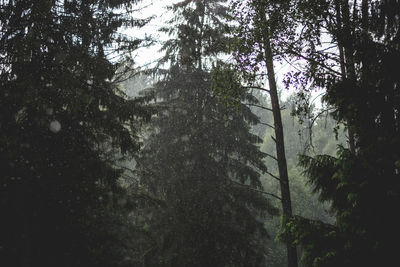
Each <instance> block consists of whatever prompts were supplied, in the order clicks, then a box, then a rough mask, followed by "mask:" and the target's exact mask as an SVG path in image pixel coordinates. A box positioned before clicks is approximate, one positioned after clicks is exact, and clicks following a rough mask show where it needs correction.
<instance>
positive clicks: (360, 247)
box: [287, 1, 400, 266]
mask: <svg viewBox="0 0 400 267" xmlns="http://www.w3.org/2000/svg"><path fill="white" fill-rule="evenodd" d="M303 4H304V6H303V8H304V9H303V11H304V12H305V13H304V14H303V15H304V16H303V18H305V19H306V20H307V19H309V21H311V22H315V25H320V26H321V29H322V28H324V27H326V29H328V32H329V34H330V35H331V36H332V39H333V40H334V42H337V44H338V46H339V47H342V48H341V49H343V51H344V59H345V60H344V61H343V60H342V64H341V66H342V67H344V68H342V69H344V70H345V71H344V72H342V73H339V72H334V71H333V70H332V69H329V68H327V66H328V67H329V60H328V59H327V58H325V57H323V56H322V57H319V56H318V55H320V54H324V55H325V56H326V54H325V53H323V52H321V51H320V52H316V51H314V52H312V60H308V62H309V63H310V64H314V65H318V66H319V67H318V68H315V69H308V70H307V72H306V76H307V75H309V77H312V78H313V79H314V78H315V80H314V81H315V83H316V85H317V86H324V87H326V88H327V94H326V95H325V97H324V98H325V101H326V102H327V103H328V104H330V105H332V106H333V107H334V108H335V110H334V112H333V114H334V116H335V118H336V119H338V120H339V121H341V122H344V123H346V124H347V126H348V128H349V129H350V130H351V131H352V132H353V133H354V135H355V149H354V151H351V150H347V149H344V148H343V147H341V148H339V149H338V154H337V157H330V156H317V157H314V158H309V157H302V158H301V164H302V165H303V166H304V167H305V173H306V174H307V176H308V177H309V178H310V181H311V183H312V185H313V186H314V188H315V190H316V191H319V192H320V194H321V198H322V200H328V201H330V202H331V203H332V208H333V211H334V212H335V214H336V221H335V224H334V225H333V226H332V227H333V228H332V227H331V226H327V225H323V224H321V223H315V222H312V221H309V222H307V220H305V219H298V218H295V219H293V220H292V222H290V223H289V224H288V229H287V230H288V232H290V234H291V235H292V236H293V237H295V238H296V240H297V241H296V242H298V243H300V244H301V245H302V247H303V248H304V249H305V253H304V254H303V256H304V257H303V259H304V261H305V262H306V263H307V264H309V265H312V266H380V265H390V262H394V261H396V260H397V254H396V253H397V252H396V246H395V245H394V244H396V242H398V239H399V238H400V232H399V230H398V229H399V228H398V225H399V223H400V221H399V217H398V216H397V214H396V210H398V209H399V203H400V199H399V196H400V194H399V192H400V179H399V178H400V177H399V175H400V174H399V172H400V171H399V169H398V165H396V162H398V160H399V152H398V151H400V138H399V136H400V133H399V125H400V121H399V116H398V114H399V110H400V95H399V89H398V84H399V77H400V76H399V75H398V71H397V68H396V65H397V64H398V62H399V59H400V57H399V56H400V53H399V39H398V34H399V26H398V25H399V19H398V16H397V17H396V18H395V17H394V16H393V13H392V11H394V10H398V8H399V5H398V3H397V2H395V1H362V3H361V6H355V7H354V6H352V3H351V2H350V6H349V2H348V1H319V2H318V4H317V3H314V1H303ZM319 4H322V5H326V6H327V7H328V8H325V9H319V7H321V6H320V5H319ZM388 6H390V7H391V9H392V10H391V11H389V10H388V9H387V7H388ZM313 8H314V9H313ZM306 10H308V12H306ZM321 10H324V12H322V13H320V12H319V11H321ZM338 10H339V11H341V13H338ZM310 14H312V15H313V16H308V15H310ZM326 14H329V16H330V17H331V19H332V20H335V21H336V22H338V21H339V20H340V19H341V20H342V21H341V22H340V23H338V24H333V25H334V26H335V25H336V27H333V26H332V24H331V26H332V27H333V28H329V27H328V23H326V21H324V19H323V18H324V17H327V15H326ZM340 14H341V15H340ZM316 20H320V24H316ZM315 25H313V27H314V28H315V27H316V26H315ZM395 36H397V37H395ZM310 37H311V38H310V39H309V41H312V40H320V39H319V38H321V35H319V34H316V33H313V35H312V36H310ZM313 38H314V39H313ZM314 44H315V45H318V44H316V43H314ZM331 62H332V61H331ZM339 63H340V62H339V61H336V64H337V65H338V66H339ZM331 66H332V65H331ZM340 74H341V75H340Z"/></svg>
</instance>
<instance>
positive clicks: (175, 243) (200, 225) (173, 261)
mask: <svg viewBox="0 0 400 267" xmlns="http://www.w3.org/2000/svg"><path fill="white" fill-rule="evenodd" d="M169 77H170V78H169V79H168V80H165V81H163V82H161V83H159V85H158V86H161V88H159V90H160V92H166V91H168V90H174V91H175V94H174V95H173V97H172V98H166V99H164V101H165V102H163V103H165V104H166V105H168V109H167V110H164V111H163V112H162V113H161V114H160V115H159V116H158V117H157V119H156V121H155V126H156V127H157V129H158V130H156V131H155V132H154V133H153V134H152V135H151V136H150V138H149V140H148V145H147V146H146V148H145V150H144V153H145V154H144V158H143V159H142V161H140V162H141V164H142V165H141V166H142V171H143V172H144V173H143V177H144V178H145V179H144V183H145V184H146V185H147V186H148V188H149V189H150V190H151V192H152V193H153V194H155V195H158V196H159V197H160V198H162V199H163V200H164V201H165V206H166V207H162V209H161V210H160V211H156V213H157V215H154V218H153V220H151V222H152V225H151V228H150V232H151V233H152V234H153V235H154V236H155V239H156V240H158V241H157V242H160V243H158V244H157V243H156V244H155V247H154V250H153V251H152V255H157V257H152V260H151V262H148V263H147V264H148V266H188V265H190V266H243V265H246V266H262V262H263V261H264V253H265V250H264V249H265V248H264V246H263V239H264V238H265V237H266V232H265V230H264V228H263V220H262V218H263V217H264V215H265V212H267V211H268V212H270V213H275V209H274V208H272V207H270V206H269V204H268V202H267V200H266V199H265V198H264V197H263V196H262V194H261V193H257V191H256V189H257V190H260V189H261V184H260V181H259V173H258V172H259V171H261V172H262V171H263V170H265V168H266V167H265V166H264V164H263V163H262V161H261V159H262V158H263V155H262V153H261V152H259V151H258V148H257V147H256V146H255V144H254V143H255V142H256V141H257V139H258V138H257V137H256V136H254V135H252V134H250V133H249V127H248V126H247V123H246V121H247V122H254V121H256V120H257V118H256V117H255V116H254V115H252V114H251V113H250V111H249V109H248V108H246V107H242V109H241V110H240V111H239V112H237V111H236V108H235V107H231V108H229V107H227V106H225V105H224V104H222V103H221V102H220V101H219V100H218V99H217V98H216V97H215V96H213V95H212V94H211V90H210V86H211V77H210V74H209V73H206V72H203V71H197V70H196V71H195V72H185V71H183V70H178V69H172V70H171V71H170V74H169ZM160 239H161V240H160Z"/></svg>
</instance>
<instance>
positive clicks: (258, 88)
mask: <svg viewBox="0 0 400 267" xmlns="http://www.w3.org/2000/svg"><path fill="white" fill-rule="evenodd" d="M242 88H243V89H256V90H260V91H264V92H267V93H269V90H268V89H266V88H263V87H259V86H243V87H242Z"/></svg>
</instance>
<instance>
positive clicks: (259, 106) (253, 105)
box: [244, 103, 272, 111]
mask: <svg viewBox="0 0 400 267" xmlns="http://www.w3.org/2000/svg"><path fill="white" fill-rule="evenodd" d="M244 104H245V105H248V106H252V107H257V108H262V109H265V110H268V111H272V109H270V108H267V107H264V106H261V105H257V104H251V103H244Z"/></svg>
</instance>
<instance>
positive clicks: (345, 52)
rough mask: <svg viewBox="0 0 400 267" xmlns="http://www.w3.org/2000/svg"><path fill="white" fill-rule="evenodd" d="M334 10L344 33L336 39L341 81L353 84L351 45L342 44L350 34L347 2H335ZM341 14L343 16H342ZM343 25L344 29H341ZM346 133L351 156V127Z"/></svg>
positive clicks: (349, 38)
mask: <svg viewBox="0 0 400 267" xmlns="http://www.w3.org/2000/svg"><path fill="white" fill-rule="evenodd" d="M335 8H336V19H337V27H338V30H339V32H342V31H344V36H345V37H344V38H343V37H342V38H339V37H338V49H339V57H340V69H341V72H342V79H346V78H347V77H349V78H350V79H351V80H352V81H353V80H354V82H355V68H354V58H353V54H354V51H353V50H354V49H353V47H352V45H348V44H344V40H345V39H346V40H348V41H349V40H351V37H352V34H351V30H350V13H349V12H350V10H349V4H348V1H344V2H342V3H341V1H338V0H336V1H335ZM342 14H343V15H342ZM343 24H344V25H345V27H343ZM347 133H348V135H349V137H348V142H349V149H350V152H351V153H352V154H355V153H356V146H355V135H354V133H353V130H352V128H351V125H349V126H348V128H347Z"/></svg>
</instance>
